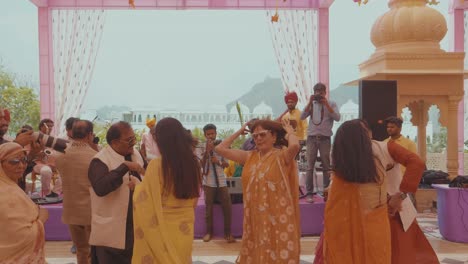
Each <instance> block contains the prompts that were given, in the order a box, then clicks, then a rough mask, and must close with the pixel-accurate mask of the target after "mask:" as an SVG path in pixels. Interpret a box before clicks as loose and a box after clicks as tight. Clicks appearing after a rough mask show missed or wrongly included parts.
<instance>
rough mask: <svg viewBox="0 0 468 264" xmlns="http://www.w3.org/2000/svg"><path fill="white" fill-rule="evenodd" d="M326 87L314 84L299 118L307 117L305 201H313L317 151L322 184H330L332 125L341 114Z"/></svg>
mask: <svg viewBox="0 0 468 264" xmlns="http://www.w3.org/2000/svg"><path fill="white" fill-rule="evenodd" d="M326 94H327V87H326V86H325V84H323V83H317V84H316V85H315V86H314V94H313V95H312V96H311V97H310V100H309V103H308V104H307V105H306V107H305V108H304V111H302V114H301V119H302V120H304V119H306V118H307V117H310V119H309V128H308V130H307V145H306V148H307V158H308V159H307V164H308V170H307V175H306V177H307V179H306V189H307V198H306V201H307V202H309V203H313V202H314V200H313V196H314V194H315V193H314V168H315V162H316V160H317V153H318V152H320V159H321V161H322V167H323V186H324V188H326V187H328V185H329V184H330V149H331V136H332V134H333V132H332V127H333V122H334V121H340V118H341V115H340V113H339V111H338V107H337V105H336V103H335V102H333V101H329V100H327V98H326Z"/></svg>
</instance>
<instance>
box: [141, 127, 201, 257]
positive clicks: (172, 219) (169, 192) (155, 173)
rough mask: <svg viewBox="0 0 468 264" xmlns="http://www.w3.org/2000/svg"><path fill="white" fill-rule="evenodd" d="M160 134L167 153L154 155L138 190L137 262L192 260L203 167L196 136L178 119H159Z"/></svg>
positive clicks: (161, 142)
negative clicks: (195, 149)
mask: <svg viewBox="0 0 468 264" xmlns="http://www.w3.org/2000/svg"><path fill="white" fill-rule="evenodd" d="M155 138H156V141H157V142H158V146H159V149H160V151H161V157H160V158H156V159H153V160H152V161H151V162H150V164H149V166H148V170H147V171H146V174H145V178H144V179H143V182H142V183H141V184H140V185H138V186H137V187H136V188H135V194H134V196H133V201H134V209H135V211H134V215H133V217H134V226H135V247H134V250H133V259H132V262H133V263H154V264H156V263H161V264H185V263H192V243H193V233H194V227H193V226H194V222H195V212H194V207H195V206H196V204H197V200H198V197H199V196H200V188H201V181H202V179H201V170H200V164H199V162H198V159H197V157H196V155H195V154H194V153H193V149H192V148H193V138H192V136H191V134H189V133H187V131H186V130H185V129H184V128H183V126H182V124H181V123H180V122H179V121H178V120H176V119H174V118H164V119H162V120H161V121H159V122H158V124H157V125H156V129H155Z"/></svg>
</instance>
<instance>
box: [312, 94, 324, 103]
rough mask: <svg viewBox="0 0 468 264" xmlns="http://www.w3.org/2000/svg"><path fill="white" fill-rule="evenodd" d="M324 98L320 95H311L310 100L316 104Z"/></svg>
mask: <svg viewBox="0 0 468 264" xmlns="http://www.w3.org/2000/svg"><path fill="white" fill-rule="evenodd" d="M323 98H324V97H323V96H322V95H320V94H313V95H312V96H310V99H311V100H313V101H317V102H320V101H322V99H323Z"/></svg>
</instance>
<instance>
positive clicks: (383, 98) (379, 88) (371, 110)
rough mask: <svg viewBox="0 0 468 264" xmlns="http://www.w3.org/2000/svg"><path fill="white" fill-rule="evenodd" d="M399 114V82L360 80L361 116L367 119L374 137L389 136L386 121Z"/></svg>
mask: <svg viewBox="0 0 468 264" xmlns="http://www.w3.org/2000/svg"><path fill="white" fill-rule="evenodd" d="M389 116H397V82H396V81H384V80H362V81H360V82H359V118H361V119H364V120H366V121H367V122H368V123H369V127H370V129H371V130H372V135H373V139H375V140H379V141H382V140H384V139H386V138H387V137H388V135H387V128H386V127H385V124H384V121H385V119H386V118H387V117H389Z"/></svg>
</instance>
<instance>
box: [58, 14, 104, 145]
mask: <svg viewBox="0 0 468 264" xmlns="http://www.w3.org/2000/svg"><path fill="white" fill-rule="evenodd" d="M104 20H105V12H104V11H103V10H53V11H52V27H53V28H52V38H53V56H54V82H55V98H56V99H55V107H56V110H55V123H56V127H57V128H56V133H57V134H58V135H59V136H63V135H65V121H66V120H67V119H68V118H69V117H78V115H79V113H80V110H81V107H82V105H83V102H84V100H85V97H86V94H87V91H88V88H89V86H90V83H91V80H92V76H93V72H94V66H95V63H96V57H97V53H98V50H99V44H100V43H101V37H102V33H103V29H104Z"/></svg>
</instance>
